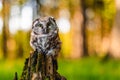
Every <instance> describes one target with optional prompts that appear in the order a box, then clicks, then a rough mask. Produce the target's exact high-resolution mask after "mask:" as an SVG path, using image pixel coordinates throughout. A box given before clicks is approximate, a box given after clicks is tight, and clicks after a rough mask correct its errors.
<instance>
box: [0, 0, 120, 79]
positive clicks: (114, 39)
mask: <svg viewBox="0 0 120 80" xmlns="http://www.w3.org/2000/svg"><path fill="white" fill-rule="evenodd" d="M39 16H53V17H55V19H56V21H57V24H58V27H59V34H60V38H61V40H62V50H61V53H60V56H59V59H60V60H59V72H60V73H61V74H63V75H65V76H66V78H67V79H68V80H120V49H119V48H120V0H0V75H3V76H0V80H12V79H13V78H14V72H15V71H17V72H18V74H19V76H20V75H21V72H22V68H23V65H24V60H25V58H26V57H28V56H29V54H30V51H32V48H31V47H30V45H29V40H30V31H31V25H32V21H33V20H34V19H36V18H38V17H39ZM75 67H76V68H75Z"/></svg>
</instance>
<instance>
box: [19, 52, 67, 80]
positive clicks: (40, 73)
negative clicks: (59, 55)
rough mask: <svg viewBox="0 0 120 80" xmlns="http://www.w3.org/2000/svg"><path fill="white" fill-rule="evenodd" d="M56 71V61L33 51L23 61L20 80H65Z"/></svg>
mask: <svg viewBox="0 0 120 80" xmlns="http://www.w3.org/2000/svg"><path fill="white" fill-rule="evenodd" d="M57 69H58V65H57V59H56V60H55V59H54V58H53V57H52V56H50V57H47V56H46V55H44V54H40V53H38V52H37V51H34V52H33V53H31V54H30V57H29V58H27V59H26V61H25V65H24V68H23V72H22V76H21V79H20V80H46V79H47V80H66V78H65V77H63V76H61V75H60V74H59V73H58V72H57Z"/></svg>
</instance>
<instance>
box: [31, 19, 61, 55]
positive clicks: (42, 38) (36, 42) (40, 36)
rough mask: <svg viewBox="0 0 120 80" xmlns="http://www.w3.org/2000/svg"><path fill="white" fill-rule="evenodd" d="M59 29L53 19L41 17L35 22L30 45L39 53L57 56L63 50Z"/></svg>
mask: <svg viewBox="0 0 120 80" xmlns="http://www.w3.org/2000/svg"><path fill="white" fill-rule="evenodd" d="M58 32H59V30H58V27H57V24H56V21H55V19H54V18H53V17H40V18H38V19H36V20H34V21H33V24H32V31H31V38H30V45H31V47H32V48H33V49H34V51H37V52H38V53H42V54H45V55H47V56H50V55H52V56H57V55H58V53H59V51H60V49H61V41H60V38H59V35H58Z"/></svg>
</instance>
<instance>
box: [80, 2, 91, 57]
mask: <svg viewBox="0 0 120 80" xmlns="http://www.w3.org/2000/svg"><path fill="white" fill-rule="evenodd" d="M81 7H82V14H83V24H82V36H83V56H88V55H89V54H88V44H87V33H86V21H87V18H86V14H85V11H86V5H85V0H81Z"/></svg>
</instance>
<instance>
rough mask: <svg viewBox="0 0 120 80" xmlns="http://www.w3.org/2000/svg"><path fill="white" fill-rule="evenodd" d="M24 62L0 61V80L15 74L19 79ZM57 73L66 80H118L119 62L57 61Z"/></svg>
mask: <svg viewBox="0 0 120 80" xmlns="http://www.w3.org/2000/svg"><path fill="white" fill-rule="evenodd" d="M23 65H24V60H14V61H10V60H6V61H4V60H0V80H13V78H14V74H15V72H17V73H18V77H19V78H20V75H21V72H22V69H23ZM58 65H59V69H58V72H59V73H60V74H61V75H63V76H65V77H66V78H67V80H120V60H113V59H108V60H105V61H104V60H102V59H100V58H93V57H92V58H91V57H88V58H81V59H77V60H71V59H64V60H62V59H59V63H58Z"/></svg>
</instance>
